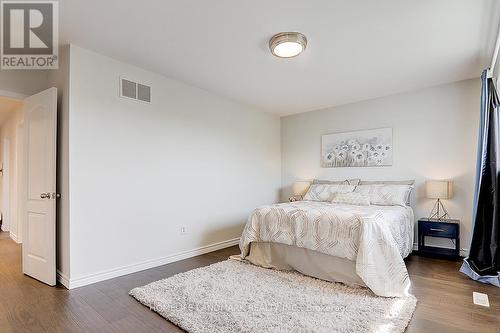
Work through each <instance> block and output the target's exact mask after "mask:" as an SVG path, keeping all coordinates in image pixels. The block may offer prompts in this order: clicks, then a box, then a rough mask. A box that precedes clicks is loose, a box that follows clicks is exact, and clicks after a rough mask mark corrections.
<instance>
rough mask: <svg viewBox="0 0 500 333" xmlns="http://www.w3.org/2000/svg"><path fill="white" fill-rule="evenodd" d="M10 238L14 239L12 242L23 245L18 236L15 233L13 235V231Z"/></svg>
mask: <svg viewBox="0 0 500 333" xmlns="http://www.w3.org/2000/svg"><path fill="white" fill-rule="evenodd" d="M9 237H10V239H12V240H13V241H14V242H16V243H17V244H21V242H20V241H19V239H18V238H17V235H16V234H14V233H12V231H11V232H9Z"/></svg>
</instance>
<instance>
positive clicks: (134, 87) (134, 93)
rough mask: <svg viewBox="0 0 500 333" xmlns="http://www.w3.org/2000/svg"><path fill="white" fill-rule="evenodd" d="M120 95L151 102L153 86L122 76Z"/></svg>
mask: <svg viewBox="0 0 500 333" xmlns="http://www.w3.org/2000/svg"><path fill="white" fill-rule="evenodd" d="M120 96H121V97H125V98H130V99H135V100H138V101H142V102H146V103H151V87H150V86H148V85H145V84H142V83H137V82H134V81H132V80H129V79H125V78H123V77H122V78H120Z"/></svg>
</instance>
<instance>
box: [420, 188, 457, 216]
mask: <svg viewBox="0 0 500 333" xmlns="http://www.w3.org/2000/svg"><path fill="white" fill-rule="evenodd" d="M425 194H426V197H427V198H429V199H437V200H436V203H435V204H434V207H432V210H431V213H430V215H429V220H430V219H436V220H443V219H446V218H448V217H449V215H448V211H447V210H446V208H444V206H443V203H442V202H441V199H451V198H452V197H453V182H451V181H447V180H428V181H426V182H425Z"/></svg>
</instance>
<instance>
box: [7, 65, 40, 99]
mask: <svg viewBox="0 0 500 333" xmlns="http://www.w3.org/2000/svg"><path fill="white" fill-rule="evenodd" d="M48 72H49V71H45V70H17V69H16V70H0V96H9V97H21V98H22V97H26V96H30V95H33V94H36V93H38V92H40V91H42V90H44V89H46V87H47V75H48Z"/></svg>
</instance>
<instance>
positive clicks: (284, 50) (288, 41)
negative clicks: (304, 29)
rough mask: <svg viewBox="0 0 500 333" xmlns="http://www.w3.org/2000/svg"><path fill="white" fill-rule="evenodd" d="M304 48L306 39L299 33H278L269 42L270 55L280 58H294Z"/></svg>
mask: <svg viewBox="0 0 500 333" xmlns="http://www.w3.org/2000/svg"><path fill="white" fill-rule="evenodd" d="M306 46H307V38H306V36H304V35H303V34H301V33H299V32H280V33H279V34H276V35H274V36H273V37H271V39H270V40H269V49H270V50H271V53H272V54H274V55H275V56H277V57H280V58H292V57H296V56H298V55H299V54H300V53H302V51H304V50H305V49H306Z"/></svg>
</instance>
